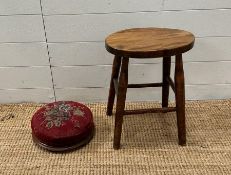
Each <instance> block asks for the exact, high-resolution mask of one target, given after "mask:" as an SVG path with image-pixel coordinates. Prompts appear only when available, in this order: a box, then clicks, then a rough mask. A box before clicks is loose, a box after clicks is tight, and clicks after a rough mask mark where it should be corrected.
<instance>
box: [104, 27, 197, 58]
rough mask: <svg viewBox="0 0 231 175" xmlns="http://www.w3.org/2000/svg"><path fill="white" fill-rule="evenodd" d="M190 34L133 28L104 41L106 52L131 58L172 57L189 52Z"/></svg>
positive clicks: (192, 38)
mask: <svg viewBox="0 0 231 175" xmlns="http://www.w3.org/2000/svg"><path fill="white" fill-rule="evenodd" d="M194 40H195V37H194V35H193V34H192V33H190V32H187V31H183V30H178V29H167V28H134V29H127V30H122V31H119V32H116V33H113V34H111V35H109V36H108V37H107V38H106V40H105V46H106V49H107V51H108V52H110V53H112V54H114V55H119V56H126V57H131V58H156V57H163V56H172V55H176V54H180V53H184V52H186V51H188V50H190V49H191V48H192V47H193V45H194Z"/></svg>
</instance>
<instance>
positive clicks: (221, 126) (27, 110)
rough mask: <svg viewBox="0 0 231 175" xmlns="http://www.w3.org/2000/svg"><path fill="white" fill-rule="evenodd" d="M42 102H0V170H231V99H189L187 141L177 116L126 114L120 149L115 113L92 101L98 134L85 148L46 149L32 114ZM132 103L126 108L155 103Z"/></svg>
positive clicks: (84, 174) (102, 174)
mask: <svg viewBox="0 0 231 175" xmlns="http://www.w3.org/2000/svg"><path fill="white" fill-rule="evenodd" d="M40 106H41V105H34V104H22V105H0V174H1V175H5V174H9V175H12V174H23V175H26V174H43V175H48V174H49V175H51V174H54V175H65V174H68V175H69V174H80V175H90V174H91V175H92V174H96V175H120V174H121V175H127V174H131V175H146V174H149V175H151V174H152V175H155V174H163V175H165V174H174V175H175V174H176V175H177V174H181V175H182V174H209V175H210V174H214V175H217V174H227V175H228V174H231V101H229V100H225V101H209V102H187V105H186V109H187V110H186V114H187V139H188V142H187V143H188V146H186V147H181V146H178V145H177V134H176V133H177V132H176V116H175V113H168V114H146V115H136V116H126V117H125V120H124V125H123V126H124V127H123V135H122V149H120V150H118V151H115V150H113V149H112V133H113V120H114V117H112V118H111V117H107V116H106V115H105V108H106V106H105V104H88V106H89V107H90V108H91V110H92V112H93V114H94V121H95V124H96V135H95V137H94V139H93V140H92V141H91V142H90V143H89V144H88V145H87V146H85V147H83V148H82V149H79V150H76V151H74V152H70V153H65V154H55V153H50V152H47V151H45V150H43V149H40V148H38V147H37V146H35V145H34V144H33V142H32V140H31V129H30V119H31V117H32V115H33V113H34V112H35V111H36V110H37V109H38V108H39V107H40ZM156 106H158V105H157V104H156V103H133V104H131V103H130V104H129V105H127V108H129V109H132V108H138V107H139V108H144V107H156Z"/></svg>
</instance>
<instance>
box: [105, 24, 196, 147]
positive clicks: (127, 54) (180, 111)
mask: <svg viewBox="0 0 231 175" xmlns="http://www.w3.org/2000/svg"><path fill="white" fill-rule="evenodd" d="M194 40H195V37H194V35H193V34H192V33H190V32H187V31H183V30H178V29H167V28H133V29H127V30H122V31H119V32H116V33H113V34H111V35H109V36H108V37H107V38H106V41H105V46H106V49H107V51H108V52H110V53H112V54H113V55H115V57H114V61H113V67H112V74H111V82H110V90H109V97H108V104H107V115H109V116H110V115H112V109H113V105H114V99H115V94H116V95H117V102H116V113H115V128H114V141H113V147H114V149H119V147H120V139H121V132H122V123H123V116H124V115H131V114H144V113H154V112H164V113H165V112H173V111H176V115H177V128H178V140H179V145H182V146H183V145H186V126H185V84H184V70H183V61H182V53H184V52H187V51H188V50H190V49H191V48H192V47H193V45H194ZM171 56H175V74H174V81H173V80H172V79H171V77H170V68H171ZM159 57H162V58H163V76H162V77H163V79H162V82H160V83H147V84H128V64H129V58H140V59H145V58H159ZM169 86H170V87H171V88H172V89H173V91H174V93H175V99H176V107H168V99H169ZM144 87H162V108H154V109H137V110H125V109H124V108H125V101H126V92H127V88H144Z"/></svg>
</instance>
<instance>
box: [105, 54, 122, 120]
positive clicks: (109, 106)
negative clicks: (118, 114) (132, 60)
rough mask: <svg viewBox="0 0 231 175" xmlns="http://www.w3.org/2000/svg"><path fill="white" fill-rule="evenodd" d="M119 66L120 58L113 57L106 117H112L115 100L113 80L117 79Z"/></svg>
mask: <svg viewBox="0 0 231 175" xmlns="http://www.w3.org/2000/svg"><path fill="white" fill-rule="evenodd" d="M120 65H121V57H119V56H115V58H114V61H113V66H112V74H111V82H110V89H109V95H108V103H107V115H109V116H110V115H112V109H113V105H114V100H115V88H114V82H113V79H117V78H118V76H119V70H120Z"/></svg>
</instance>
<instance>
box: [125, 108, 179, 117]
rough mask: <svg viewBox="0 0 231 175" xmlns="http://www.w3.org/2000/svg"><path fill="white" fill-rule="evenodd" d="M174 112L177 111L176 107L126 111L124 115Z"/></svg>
mask: <svg viewBox="0 0 231 175" xmlns="http://www.w3.org/2000/svg"><path fill="white" fill-rule="evenodd" d="M174 111H176V107H164V108H150V109H136V110H125V111H124V115H132V114H145V113H165V112H174Z"/></svg>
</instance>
